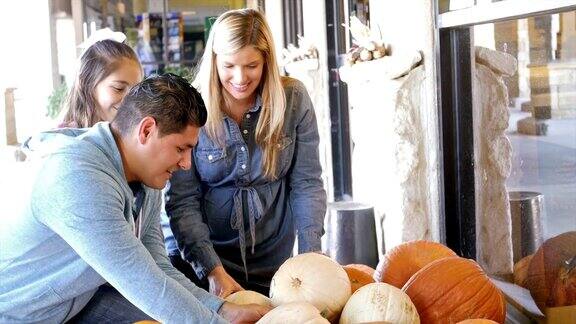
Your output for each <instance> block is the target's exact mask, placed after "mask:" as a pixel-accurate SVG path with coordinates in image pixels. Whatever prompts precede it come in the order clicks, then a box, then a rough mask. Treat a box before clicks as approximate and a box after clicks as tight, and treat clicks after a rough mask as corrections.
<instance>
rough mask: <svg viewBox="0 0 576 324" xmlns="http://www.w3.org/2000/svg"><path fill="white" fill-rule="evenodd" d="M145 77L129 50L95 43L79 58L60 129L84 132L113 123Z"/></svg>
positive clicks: (107, 42) (111, 42)
mask: <svg viewBox="0 0 576 324" xmlns="http://www.w3.org/2000/svg"><path fill="white" fill-rule="evenodd" d="M142 77H143V76H142V66H141V65H140V61H139V60H138V57H137V56H136V54H135V53H134V51H133V50H132V48H130V46H128V45H126V44H123V43H121V42H117V41H115V40H111V39H105V40H101V41H97V42H95V43H94V44H92V45H91V46H90V47H88V49H86V51H85V52H84V54H82V57H81V58H80V67H79V69H78V73H77V74H76V78H75V80H74V84H73V85H72V88H71V90H70V94H69V96H68V102H67V107H68V110H67V112H66V115H65V116H64V120H63V122H62V124H61V125H60V126H61V127H75V128H81V127H91V126H92V125H94V124H96V123H97V122H99V121H112V119H114V117H115V116H116V112H117V110H118V105H119V104H120V102H121V101H122V99H123V98H124V96H125V95H126V93H128V90H129V89H130V88H131V87H132V86H133V85H135V84H136V83H138V82H140V81H141V80H142Z"/></svg>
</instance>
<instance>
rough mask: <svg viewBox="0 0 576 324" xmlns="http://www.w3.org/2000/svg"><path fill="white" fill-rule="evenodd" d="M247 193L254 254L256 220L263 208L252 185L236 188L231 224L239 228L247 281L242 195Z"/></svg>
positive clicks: (234, 227) (233, 227)
mask: <svg viewBox="0 0 576 324" xmlns="http://www.w3.org/2000/svg"><path fill="white" fill-rule="evenodd" d="M243 193H246V201H247V202H248V208H247V211H248V224H249V227H250V237H251V238H252V254H254V245H255V244H256V221H257V220H259V219H260V218H261V217H262V214H263V208H262V202H261V201H260V197H259V196H258V192H256V189H254V188H252V187H243V188H238V189H236V192H234V213H233V215H232V218H231V219H230V226H231V227H232V229H234V230H238V236H239V241H240V255H241V257H242V263H243V264H244V273H245V274H246V281H248V268H247V267H246V237H245V232H246V231H245V230H244V217H243V203H242V195H243Z"/></svg>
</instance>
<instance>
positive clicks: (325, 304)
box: [270, 252, 351, 320]
mask: <svg viewBox="0 0 576 324" xmlns="http://www.w3.org/2000/svg"><path fill="white" fill-rule="evenodd" d="M350 295H351V287H350V280H349V279H348V275H347V274H346V271H344V269H343V268H342V266H341V265H339V264H338V263H336V262H335V261H333V260H332V259H330V258H329V257H327V256H325V255H322V254H319V253H313V252H310V253H304V254H299V255H297V256H295V257H292V258H290V259H288V260H286V261H285V262H284V263H283V264H282V265H281V266H280V268H279V269H278V271H276V273H275V274H274V276H273V277H272V282H271V283H270V299H272V305H274V306H279V305H282V304H287V303H292V302H308V303H310V304H312V305H314V306H315V307H316V308H317V309H318V310H319V311H320V313H321V315H322V316H323V317H325V318H327V319H328V320H334V319H335V318H336V317H337V316H338V314H340V312H341V311H342V308H344V304H346V301H348V298H350Z"/></svg>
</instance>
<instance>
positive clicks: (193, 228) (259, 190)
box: [164, 78, 326, 286]
mask: <svg viewBox="0 0 576 324" xmlns="http://www.w3.org/2000/svg"><path fill="white" fill-rule="evenodd" d="M284 89H285V93H286V114H285V121H284V128H283V132H284V134H283V138H282V140H281V143H280V146H281V151H280V160H279V164H278V169H279V177H278V179H277V180H269V179H267V178H265V177H264V176H263V170H262V168H261V165H262V150H261V148H260V147H259V146H258V145H257V144H256V142H255V129H256V124H257V122H258V118H259V115H260V100H257V102H256V105H255V106H254V107H253V108H252V109H250V110H249V111H248V113H247V114H246V115H245V116H244V118H243V119H242V122H241V124H240V125H238V124H237V123H236V122H235V121H234V120H232V119H231V118H229V117H224V118H223V120H222V123H224V129H225V133H226V141H225V147H218V145H216V144H215V143H213V142H212V141H211V140H210V138H209V137H208V136H207V134H206V133H205V131H204V130H203V129H202V130H201V132H200V137H199V141H198V145H197V146H196V147H195V148H194V150H193V158H192V164H193V166H192V168H191V169H190V170H189V171H179V172H177V173H175V174H174V176H173V177H172V179H171V181H170V184H169V187H168V188H167V191H166V213H167V216H168V218H169V222H170V227H171V229H172V231H173V233H174V236H172V235H171V233H169V231H165V236H166V241H167V247H168V249H170V251H169V253H171V254H174V253H178V252H179V251H180V252H181V253H182V256H183V257H184V258H185V259H186V260H187V261H189V262H191V263H192V265H193V267H194V269H195V271H196V273H197V274H198V275H199V276H200V278H202V277H204V276H206V275H207V274H208V273H209V272H210V271H212V269H214V267H216V266H218V265H220V264H223V265H224V266H225V267H226V268H227V270H228V272H229V273H230V274H231V275H232V276H233V277H244V274H246V275H247V276H248V278H249V280H250V281H251V282H254V283H258V284H262V285H265V286H267V285H268V284H269V281H270V279H271V278H272V276H273V274H274V273H275V272H276V270H277V269H278V267H279V266H280V265H281V264H282V262H284V261H285V260H286V259H287V258H288V257H290V255H291V253H292V248H293V246H294V240H295V237H296V232H297V234H298V250H299V253H303V252H309V251H318V250H320V249H321V246H320V237H321V236H322V235H323V233H324V230H323V223H324V215H325V212H326V193H325V191H324V189H323V185H322V180H321V177H320V175H321V167H320V162H319V157H318V144H319V137H318V127H317V124H316V117H315V114H314V109H313V106H312V102H311V100H310V97H309V96H308V93H307V92H306V89H305V88H304V85H303V84H302V83H301V82H299V81H296V80H294V79H289V78H285V80H284ZM164 224H165V225H166V222H165V223H164ZM164 227H165V229H166V230H167V226H164ZM175 243H177V244H175ZM178 248H179V251H178ZM244 261H245V262H246V265H244ZM246 270H247V272H245V271H246ZM242 279H244V278H242Z"/></svg>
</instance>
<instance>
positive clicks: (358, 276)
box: [343, 265, 374, 293]
mask: <svg viewBox="0 0 576 324" xmlns="http://www.w3.org/2000/svg"><path fill="white" fill-rule="evenodd" d="M343 268H344V271H346V274H347V275H348V279H350V285H351V288H352V293H354V292H355V291H356V290H358V288H360V287H363V286H365V285H367V284H369V283H373V282H374V278H372V276H371V275H370V274H369V273H367V272H366V270H359V268H358V267H355V266H354V265H345V266H344V267H343ZM368 268H370V267H368ZM373 271H374V270H372V272H373Z"/></svg>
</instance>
